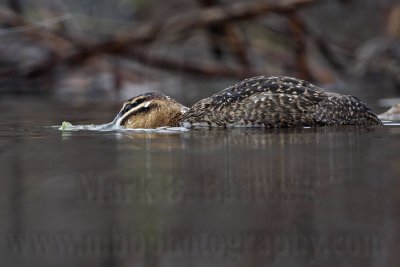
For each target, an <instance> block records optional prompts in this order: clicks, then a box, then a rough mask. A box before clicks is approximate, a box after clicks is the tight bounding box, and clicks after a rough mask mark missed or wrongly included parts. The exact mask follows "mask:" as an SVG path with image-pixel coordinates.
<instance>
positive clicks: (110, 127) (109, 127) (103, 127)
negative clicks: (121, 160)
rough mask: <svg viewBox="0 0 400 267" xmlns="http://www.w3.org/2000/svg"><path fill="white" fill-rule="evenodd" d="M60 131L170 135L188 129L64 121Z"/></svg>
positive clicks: (59, 127)
mask: <svg viewBox="0 0 400 267" xmlns="http://www.w3.org/2000/svg"><path fill="white" fill-rule="evenodd" d="M56 127H57V128H58V129H59V130H60V131H63V132H69V131H71V132H73V131H98V132H111V131H118V132H156V133H172V132H186V131H189V129H187V128H185V127H158V128H154V129H127V128H124V127H122V126H120V125H118V124H116V123H115V122H114V121H112V122H110V123H106V124H99V125H94V124H90V125H72V124H71V123H69V122H66V121H64V122H63V123H62V125H61V126H56Z"/></svg>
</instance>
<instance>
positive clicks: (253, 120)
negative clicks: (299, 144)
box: [183, 76, 327, 127]
mask: <svg viewBox="0 0 400 267" xmlns="http://www.w3.org/2000/svg"><path fill="white" fill-rule="evenodd" d="M326 98H327V93H326V92H324V91H323V90H321V89H320V88H319V87H317V86H314V85H312V84H311V83H309V82H306V81H303V80H298V79H295V78H290V77H264V76H261V77H255V78H250V79H247V80H244V81H242V82H239V83H237V84H235V85H233V86H231V87H228V88H226V89H225V90H223V91H221V92H219V93H217V94H214V95H212V96H211V97H209V98H205V99H202V100H200V101H199V102H197V103H196V104H194V105H193V106H192V107H191V108H190V109H189V111H188V112H187V113H186V114H185V115H184V119H183V120H184V124H186V126H190V125H193V126H252V127H255V126H260V127H291V126H296V125H303V126H305V125H314V124H316V122H315V121H314V116H313V114H314V113H315V112H316V108H317V104H318V103H320V102H321V101H323V100H324V99H326Z"/></svg>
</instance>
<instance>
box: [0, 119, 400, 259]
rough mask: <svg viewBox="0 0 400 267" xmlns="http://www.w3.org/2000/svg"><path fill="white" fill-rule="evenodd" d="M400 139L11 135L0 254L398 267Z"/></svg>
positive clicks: (337, 132)
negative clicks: (393, 266) (392, 266)
mask: <svg viewBox="0 0 400 267" xmlns="http://www.w3.org/2000/svg"><path fill="white" fill-rule="evenodd" d="M56 119H57V121H60V119H59V118H56ZM13 127H14V128H20V129H26V128H24V127H26V124H24V121H23V120H21V124H20V125H17V126H13ZM398 130H399V129H398V127H397V126H386V127H376V128H371V129H366V128H356V127H339V128H330V127H324V128H309V129H277V130H261V129H229V130H221V129H214V130H204V129H203V130H191V131H186V132H171V133H155V132H139V133H138V132H102V133H96V132H86V131H83V132H63V133H62V132H59V131H58V130H56V129H53V128H43V127H42V128H40V129H39V128H35V129H33V131H31V133H29V134H24V133H21V132H22V130H20V131H19V134H18V135H16V136H14V137H12V138H11V137H10V136H11V132H12V130H10V129H5V130H4V131H3V132H0V136H2V137H3V138H2V139H1V142H0V147H2V148H4V149H2V150H1V151H2V152H1V154H0V156H1V158H0V167H1V168H2V170H3V173H2V174H3V175H2V178H1V180H0V182H1V183H2V187H1V190H2V194H1V199H2V201H1V205H2V207H3V209H2V210H3V211H5V212H4V214H3V216H2V218H3V219H2V221H1V226H2V230H3V236H4V241H5V242H3V243H2V244H3V246H2V247H1V253H2V256H3V258H4V259H6V261H7V263H8V266H25V265H27V264H29V265H30V266H32V265H33V266H54V265H55V264H57V265H58V266H88V265H95V264H96V265H101V266H132V265H139V264H140V265H143V266H187V265H188V264H191V263H196V264H197V265H207V266H256V265H261V264H262V265H263V266H265V265H270V266H309V265H312V264H315V265H323V266H338V265H340V266H342V265H345V264H348V265H351V266H382V265H390V263H391V262H392V261H393V262H398V261H396V260H398V258H397V256H396V257H393V259H392V258H390V259H388V257H387V255H388V254H393V252H394V251H395V249H396V248H398V246H397V241H396V240H397V238H396V237H395V236H396V235H397V230H396V229H398V226H399V225H400V222H399V216H398V213H397V212H396V210H398V208H399V207H398V204H397V203H398V201H397V198H398V197H397V190H396V189H395V188H397V186H399V184H398V182H397V180H398V179H396V177H398V174H399V171H400V170H399V164H398V162H399V160H400V155H399V153H398V151H399V145H400V143H399V134H400V132H399V131H398ZM10 144H12V149H7V146H8V145H10ZM394 255H396V254H394Z"/></svg>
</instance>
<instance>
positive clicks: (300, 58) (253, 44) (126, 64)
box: [0, 0, 400, 104]
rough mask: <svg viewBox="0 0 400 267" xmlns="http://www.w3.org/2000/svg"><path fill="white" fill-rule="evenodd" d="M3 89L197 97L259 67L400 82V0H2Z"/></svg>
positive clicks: (384, 88)
mask: <svg viewBox="0 0 400 267" xmlns="http://www.w3.org/2000/svg"><path fill="white" fill-rule="evenodd" d="M0 27H1V28H0V40H1V41H0V95H1V96H5V95H8V96H9V95H26V94H29V95H40V96H46V97H48V96H51V98H50V99H55V100H61V101H65V102H67V103H73V104H82V103H88V102H107V103H110V102H112V103H120V102H121V101H122V100H124V99H126V98H129V97H132V96H134V95H136V94H138V93H141V92H144V91H150V90H153V91H162V92H164V93H166V94H169V95H171V96H173V97H175V98H177V99H178V100H179V101H182V102H183V103H185V104H192V103H193V102H194V101H195V100H197V99H198V98H200V97H204V96H207V95H209V94H210V93H211V92H214V91H219V90H221V89H223V88H224V87H225V86H227V85H229V84H232V83H234V82H236V81H238V80H240V79H243V78H246V77H250V76H255V75H288V76H295V77H298V78H302V79H306V80H309V81H312V82H314V83H316V84H318V85H321V86H324V87H326V88H329V89H331V90H335V91H339V92H342V93H343V92H344V93H352V94H355V95H357V96H360V97H361V98H364V99H367V100H369V99H371V98H373V99H381V98H387V97H396V96H398V95H399V94H400V46H399V44H400V42H399V38H400V4H399V2H398V1H396V0H384V1H372V0H368V1H366V0H285V1H284V0H275V1H274V0H270V1H265V0H263V1H261V0H258V1H257V0H253V1H244V0H241V1H240V0H229V1H228V0H163V1H160V0H116V1H107V0H86V1H81V0H0Z"/></svg>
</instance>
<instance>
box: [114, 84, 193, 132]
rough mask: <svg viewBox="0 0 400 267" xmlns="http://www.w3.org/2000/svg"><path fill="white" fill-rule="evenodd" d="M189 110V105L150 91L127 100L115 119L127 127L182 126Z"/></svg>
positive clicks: (117, 122)
mask: <svg viewBox="0 0 400 267" xmlns="http://www.w3.org/2000/svg"><path fill="white" fill-rule="evenodd" d="M187 111H188V108H187V107H185V106H183V105H181V104H179V103H178V102H176V101H175V100H173V99H171V98H170V97H168V96H166V95H164V94H161V93H158V92H149V93H144V94H141V95H138V96H136V97H133V98H131V99H129V100H127V101H126V102H125V103H124V104H123V106H122V108H121V110H120V111H119V113H118V115H117V117H116V118H115V119H114V121H115V123H116V124H117V125H120V126H123V127H125V128H157V127H163V126H169V127H174V126H180V122H181V119H182V116H183V114H184V113H186V112H187Z"/></svg>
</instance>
